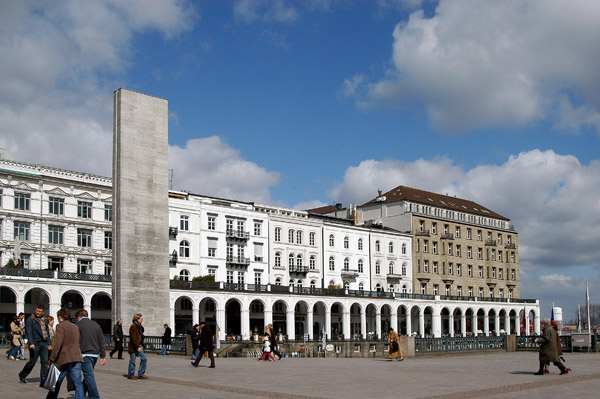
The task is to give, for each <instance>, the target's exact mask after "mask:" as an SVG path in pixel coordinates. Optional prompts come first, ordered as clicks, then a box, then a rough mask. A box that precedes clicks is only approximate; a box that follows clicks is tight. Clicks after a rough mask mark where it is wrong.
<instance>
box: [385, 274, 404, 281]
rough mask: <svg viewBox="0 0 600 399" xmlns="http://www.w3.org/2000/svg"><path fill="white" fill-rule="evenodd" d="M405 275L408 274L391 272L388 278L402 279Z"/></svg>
mask: <svg viewBox="0 0 600 399" xmlns="http://www.w3.org/2000/svg"><path fill="white" fill-rule="evenodd" d="M404 277H406V276H405V275H403V274H397V273H391V274H388V275H387V276H386V278H387V279H388V280H402V279H403V278H404Z"/></svg>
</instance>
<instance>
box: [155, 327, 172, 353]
mask: <svg viewBox="0 0 600 399" xmlns="http://www.w3.org/2000/svg"><path fill="white" fill-rule="evenodd" d="M163 327H164V329H165V332H163V335H162V349H161V350H160V352H158V354H159V355H168V354H169V353H168V352H167V349H168V348H169V345H171V329H170V328H169V325H168V324H165V325H164V326H163Z"/></svg>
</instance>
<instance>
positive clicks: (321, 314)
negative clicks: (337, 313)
mask: <svg viewBox="0 0 600 399" xmlns="http://www.w3.org/2000/svg"><path fill="white" fill-rule="evenodd" d="M312 309H313V327H312V328H313V337H315V339H316V337H319V338H320V337H322V334H323V330H324V329H325V312H326V311H327V305H326V304H325V303H324V302H323V301H317V302H315V303H314V304H313V305H312Z"/></svg>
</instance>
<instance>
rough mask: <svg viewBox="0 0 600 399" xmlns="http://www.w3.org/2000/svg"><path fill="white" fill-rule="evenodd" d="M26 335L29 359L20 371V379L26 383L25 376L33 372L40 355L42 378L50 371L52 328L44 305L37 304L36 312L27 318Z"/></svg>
mask: <svg viewBox="0 0 600 399" xmlns="http://www.w3.org/2000/svg"><path fill="white" fill-rule="evenodd" d="M25 336H26V337H27V340H28V343H27V345H28V346H29V361H28V362H27V363H26V364H25V367H23V370H21V372H20V373H19V381H21V382H22V383H23V384H25V383H26V382H27V381H26V380H25V377H27V376H28V375H29V373H31V370H33V367H34V366H35V363H36V362H37V359H38V357H39V358H40V378H44V376H45V375H46V374H47V373H48V350H52V344H51V342H50V330H49V329H48V324H47V323H46V318H45V317H44V305H37V307H36V308H35V313H34V314H32V315H31V316H29V317H28V318H27V320H25Z"/></svg>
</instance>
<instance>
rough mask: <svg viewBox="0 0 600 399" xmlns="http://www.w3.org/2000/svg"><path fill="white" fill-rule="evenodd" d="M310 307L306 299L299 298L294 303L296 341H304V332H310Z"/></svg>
mask: <svg viewBox="0 0 600 399" xmlns="http://www.w3.org/2000/svg"><path fill="white" fill-rule="evenodd" d="M308 309H309V305H308V303H307V302H306V301H305V300H299V301H297V302H296V304H295V305H294V332H295V335H296V337H295V339H296V341H302V340H303V339H304V334H308V325H307V322H308Z"/></svg>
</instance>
